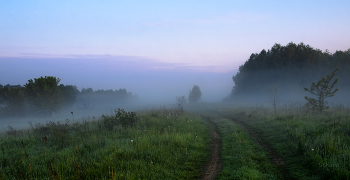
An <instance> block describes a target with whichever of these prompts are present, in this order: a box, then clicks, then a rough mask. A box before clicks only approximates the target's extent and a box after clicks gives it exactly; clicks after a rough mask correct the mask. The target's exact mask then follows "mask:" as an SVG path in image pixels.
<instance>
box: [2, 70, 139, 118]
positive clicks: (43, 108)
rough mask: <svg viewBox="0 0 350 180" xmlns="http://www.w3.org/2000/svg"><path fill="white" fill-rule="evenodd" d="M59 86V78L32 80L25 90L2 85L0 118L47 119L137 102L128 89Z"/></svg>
mask: <svg viewBox="0 0 350 180" xmlns="http://www.w3.org/2000/svg"><path fill="white" fill-rule="evenodd" d="M59 82H60V79H59V78H56V77H52V76H45V77H40V78H34V80H32V79H30V80H28V83H26V84H25V85H24V86H21V85H10V84H7V85H5V86H4V85H1V84H0V116H22V117H25V116H28V115H31V116H46V117H48V116H51V115H52V113H55V112H56V113H57V112H59V110H61V109H72V108H73V109H77V110H89V109H92V108H93V105H94V104H98V103H101V102H103V103H109V104H125V103H128V102H132V101H134V100H137V99H138V97H137V95H133V94H132V93H131V92H127V91H126V89H119V90H112V89H111V90H103V89H102V90H96V91H94V90H93V89H92V88H83V89H82V90H81V91H79V90H78V89H77V87H76V86H75V85H63V84H60V85H58V83H59ZM77 104H80V105H81V106H78V105H77ZM90 104H92V105H90ZM74 105H76V106H75V107H74Z"/></svg>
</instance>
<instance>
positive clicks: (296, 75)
mask: <svg viewBox="0 0 350 180" xmlns="http://www.w3.org/2000/svg"><path fill="white" fill-rule="evenodd" d="M337 67H339V68H340V70H339V71H338V72H337V74H336V76H335V77H336V78H339V83H338V84H337V86H336V87H338V88H339V89H340V90H339V93H340V94H347V95H348V96H349V95H350V94H349V92H350V91H349V90H350V49H348V50H347V51H336V52H335V53H333V54H332V53H330V52H329V51H328V50H326V51H321V50H319V49H315V48H313V47H311V46H309V45H305V44H304V43H300V44H295V43H293V42H291V43H289V44H287V45H286V46H281V45H280V44H275V45H274V46H272V48H271V49H269V50H267V51H266V50H265V49H263V50H262V51H261V52H260V53H253V54H251V55H250V57H249V59H248V60H247V61H246V62H245V63H244V64H243V65H241V66H240V67H239V70H238V72H237V74H236V75H234V76H233V77H232V79H233V81H234V84H235V86H234V87H233V89H232V92H231V94H230V95H229V97H227V98H226V99H225V100H226V101H234V100H235V99H236V100H244V99H247V97H249V96H250V97H252V98H255V99H256V100H261V98H260V97H264V96H265V97H266V92H265V90H266V89H267V87H269V86H278V87H279V89H280V91H281V95H282V98H284V100H289V101H290V100H293V99H295V98H297V99H298V98H299V99H303V97H304V96H302V95H301V94H303V93H304V90H303V89H304V87H307V88H309V87H310V85H311V83H312V82H317V81H318V80H319V79H320V78H321V77H325V76H326V75H327V74H330V73H332V72H333V71H334V70H335V69H336V68H337ZM259 98H260V99H259Z"/></svg>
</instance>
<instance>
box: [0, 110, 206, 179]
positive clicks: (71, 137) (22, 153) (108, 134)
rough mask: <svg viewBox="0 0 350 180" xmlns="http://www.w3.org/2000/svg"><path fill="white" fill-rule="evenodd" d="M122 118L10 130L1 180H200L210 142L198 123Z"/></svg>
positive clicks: (180, 117)
mask: <svg viewBox="0 0 350 180" xmlns="http://www.w3.org/2000/svg"><path fill="white" fill-rule="evenodd" d="M119 115H120V114H119ZM117 117H118V114H117V112H116V116H103V117H101V118H99V119H96V120H93V121H91V122H88V121H82V122H75V123H70V122H69V121H66V123H57V122H48V123H47V124H35V125H32V127H33V128H32V130H19V131H17V130H14V129H12V130H9V131H8V134H7V135H6V136H2V137H0V147H1V156H0V179H44V178H51V179H195V178H199V174H200V171H201V169H202V164H204V163H205V162H206V161H207V158H208V152H209V151H208V148H209V140H210V138H209V137H210V135H209V130H208V128H207V125H206V124H205V123H204V122H203V121H202V120H201V119H200V118H199V117H195V116H193V115H189V114H185V113H183V112H181V111H179V110H166V109H163V110H153V111H151V112H143V113H139V114H138V115H137V116H136V115H135V118H136V119H134V120H135V121H134V122H133V123H131V124H130V125H128V126H125V124H122V123H118V122H116V121H117ZM119 117H120V116H119Z"/></svg>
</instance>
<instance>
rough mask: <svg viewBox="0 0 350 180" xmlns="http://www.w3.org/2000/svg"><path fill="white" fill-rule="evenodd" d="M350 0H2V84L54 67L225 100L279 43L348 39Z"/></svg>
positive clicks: (319, 44) (76, 75) (328, 44)
mask: <svg viewBox="0 0 350 180" xmlns="http://www.w3.org/2000/svg"><path fill="white" fill-rule="evenodd" d="M349 8H350V1H348V0H343V1H340V0H339V1H337V0H333V1H324V0H317V1H316V0H312V1H308V0H303V1H301V0H300V1H299V0H294V1H277V0H276V1H261V0H259V1H234V0H227V1H224V0H221V1H206V0H201V1H199V0H191V1H189V0H187V1H183V0H178V1H157V0H147V1H132V0H130V1H118V0H113V1H112V0H110V1H109V0H104V1H89V0H84V1H83V0H75V1H65V0H61V1H44V0H32V1H18V0H12V1H5V0H0V84H21V85H23V84H25V83H26V82H27V81H28V80H29V79H33V78H37V77H40V76H55V77H59V78H60V79H62V81H61V83H63V84H73V85H77V87H78V88H79V89H81V88H83V87H92V88H93V89H119V88H126V89H127V90H128V91H131V92H133V93H134V94H138V95H139V96H140V98H142V97H143V98H145V99H147V98H149V99H152V98H153V97H154V96H158V97H161V99H169V101H170V99H171V98H172V99H174V100H175V98H174V97H173V96H179V95H186V96H188V93H189V90H190V89H191V88H192V87H193V85H199V86H200V87H201V90H202V94H203V97H202V99H203V100H207V101H220V100H221V99H222V98H224V97H225V96H227V95H228V93H229V92H230V91H231V89H232V87H233V86H234V84H233V82H232V75H234V74H235V73H236V72H237V69H238V67H239V66H240V65H242V64H243V63H244V62H245V61H246V60H247V59H248V58H249V56H250V54H251V53H258V52H260V51H261V50H262V49H270V48H271V47H272V46H273V45H274V44H275V43H279V44H281V45H286V44H288V43H289V42H294V43H297V44H299V43H301V42H303V43H304V44H309V45H310V46H312V47H314V48H318V49H321V50H323V51H324V50H326V49H328V50H329V51H330V52H335V51H336V50H347V49H349V48H350V31H349V30H350V11H349Z"/></svg>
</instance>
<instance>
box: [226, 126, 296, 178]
mask: <svg viewBox="0 0 350 180" xmlns="http://www.w3.org/2000/svg"><path fill="white" fill-rule="evenodd" d="M231 120H232V121H233V122H235V123H237V124H238V125H240V126H242V127H243V128H244V129H245V130H246V131H247V132H248V133H249V135H250V137H252V138H254V139H255V140H256V141H257V142H258V143H259V145H260V146H261V147H263V148H264V149H265V150H266V151H267V152H268V153H269V155H270V157H271V159H270V161H271V163H273V164H274V165H276V166H277V167H278V171H279V172H280V173H281V174H282V176H283V179H286V180H293V179H292V178H289V175H288V174H289V173H288V170H287V169H286V168H285V166H284V165H285V162H284V160H283V159H282V158H281V157H280V156H279V155H278V154H277V153H276V152H275V151H273V149H272V148H271V145H270V144H269V143H267V142H265V141H264V140H263V139H262V138H261V136H260V134H259V133H257V132H256V131H254V130H253V129H252V128H250V127H249V126H248V125H247V124H245V123H244V122H242V121H238V120H234V119H231Z"/></svg>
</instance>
